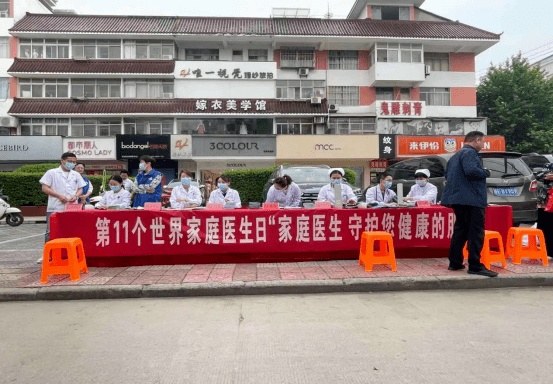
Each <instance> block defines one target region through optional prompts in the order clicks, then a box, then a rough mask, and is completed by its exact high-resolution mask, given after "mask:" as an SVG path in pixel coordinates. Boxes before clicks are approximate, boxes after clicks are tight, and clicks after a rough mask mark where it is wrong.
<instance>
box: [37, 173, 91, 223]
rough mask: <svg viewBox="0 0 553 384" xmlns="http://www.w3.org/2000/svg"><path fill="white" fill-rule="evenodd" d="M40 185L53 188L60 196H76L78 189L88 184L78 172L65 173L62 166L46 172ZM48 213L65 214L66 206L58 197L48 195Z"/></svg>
mask: <svg viewBox="0 0 553 384" xmlns="http://www.w3.org/2000/svg"><path fill="white" fill-rule="evenodd" d="M40 184H43V185H46V186H48V187H50V188H52V190H54V192H56V193H58V194H60V195H63V196H75V194H76V193H77V189H79V188H83V187H84V186H85V185H86V182H85V181H84V180H83V178H82V177H81V175H79V173H78V172H75V171H73V170H71V171H69V172H65V171H64V170H63V169H62V168H61V166H59V167H58V168H54V169H50V170H48V171H46V173H45V174H44V176H42V178H41V179H40ZM46 211H47V212H63V211H65V204H63V203H62V202H61V200H60V199H58V198H57V197H54V196H50V195H48V208H47V209H46Z"/></svg>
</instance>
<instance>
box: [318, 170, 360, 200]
mask: <svg viewBox="0 0 553 384" xmlns="http://www.w3.org/2000/svg"><path fill="white" fill-rule="evenodd" d="M345 174H346V172H345V171H344V169H343V168H332V169H329V170H328V175H329V176H330V184H327V185H325V186H324V187H322V188H321V190H320V191H319V196H318V197H317V201H330V204H332V206H334V205H335V204H336V198H335V195H334V185H336V184H338V185H340V187H341V189H342V202H343V203H344V204H345V203H347V204H357V196H355V194H354V193H353V190H352V189H351V187H350V186H349V185H347V184H344V183H343V179H344V175H345Z"/></svg>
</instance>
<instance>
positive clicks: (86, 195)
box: [75, 163, 94, 204]
mask: <svg viewBox="0 0 553 384" xmlns="http://www.w3.org/2000/svg"><path fill="white" fill-rule="evenodd" d="M75 171H76V172H78V173H79V175H81V177H82V178H83V180H84V182H85V183H86V185H85V186H84V187H83V191H82V192H81V195H80V196H78V198H79V203H81V204H87V203H88V204H90V195H92V192H93V191H94V186H93V185H92V183H91V182H90V180H89V178H88V177H86V173H85V166H84V164H83V163H77V165H76V166H75Z"/></svg>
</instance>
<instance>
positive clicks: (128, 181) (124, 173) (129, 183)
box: [119, 169, 133, 192]
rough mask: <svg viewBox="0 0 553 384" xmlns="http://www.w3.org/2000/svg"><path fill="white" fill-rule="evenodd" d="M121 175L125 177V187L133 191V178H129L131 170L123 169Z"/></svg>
mask: <svg viewBox="0 0 553 384" xmlns="http://www.w3.org/2000/svg"><path fill="white" fill-rule="evenodd" d="M119 175H120V176H121V178H122V179H123V188H125V189H126V190H127V191H129V192H132V186H133V182H132V180H131V179H129V171H127V170H126V169H123V170H122V171H121V173H120V174H119Z"/></svg>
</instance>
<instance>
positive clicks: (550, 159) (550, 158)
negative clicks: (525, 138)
mask: <svg viewBox="0 0 553 384" xmlns="http://www.w3.org/2000/svg"><path fill="white" fill-rule="evenodd" d="M542 156H544V157H545V158H546V159H547V160H548V161H549V162H550V163H553V155H542Z"/></svg>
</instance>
